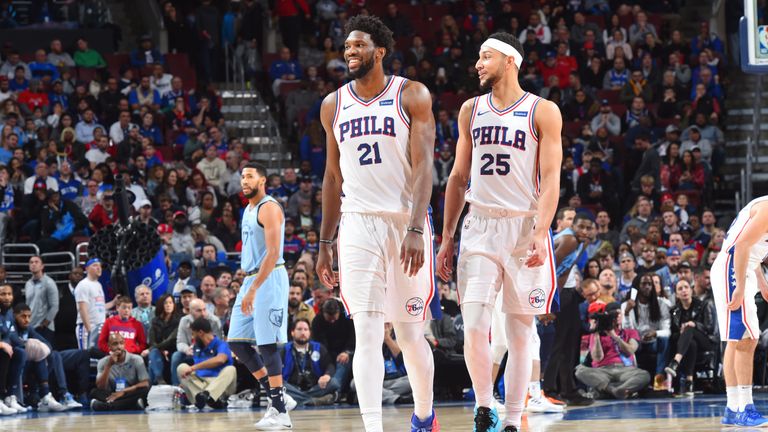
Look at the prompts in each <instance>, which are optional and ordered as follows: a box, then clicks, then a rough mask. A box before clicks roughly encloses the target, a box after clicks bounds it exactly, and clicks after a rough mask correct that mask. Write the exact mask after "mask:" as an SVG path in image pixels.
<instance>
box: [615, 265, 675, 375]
mask: <svg viewBox="0 0 768 432" xmlns="http://www.w3.org/2000/svg"><path fill="white" fill-rule="evenodd" d="M621 309H622V316H623V317H624V318H623V320H624V321H623V323H622V327H623V328H625V329H634V330H637V332H638V334H639V335H640V338H641V339H640V342H641V343H640V348H639V353H640V354H642V355H643V356H644V357H646V358H647V359H648V360H651V359H653V357H654V356H655V369H654V370H655V377H654V383H661V382H663V381H664V379H665V378H664V367H665V366H666V365H667V361H668V360H667V359H668V358H669V337H670V334H671V333H670V314H669V309H670V308H669V304H668V303H667V302H666V301H665V300H663V299H659V298H658V297H657V295H656V290H655V289H654V286H653V278H652V277H651V275H650V274H648V273H646V274H644V275H642V276H640V279H639V287H638V288H637V300H633V299H632V298H628V299H627V300H626V301H625V302H624V303H622V305H621Z"/></svg>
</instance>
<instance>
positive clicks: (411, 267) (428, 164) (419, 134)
mask: <svg viewBox="0 0 768 432" xmlns="http://www.w3.org/2000/svg"><path fill="white" fill-rule="evenodd" d="M402 103H403V108H404V109H405V112H406V113H407V114H408V116H409V118H410V120H411V131H410V137H409V138H410V139H409V151H410V154H409V155H410V159H411V172H412V173H413V185H412V187H413V207H412V208H411V219H410V222H409V224H408V228H409V231H408V234H407V235H406V237H405V240H404V241H403V245H402V247H401V248H400V262H401V264H403V265H404V267H405V272H406V274H408V275H409V276H415V275H416V273H417V272H418V271H419V269H420V268H421V266H422V265H424V240H423V237H422V234H419V231H421V232H422V233H423V232H424V230H425V229H426V227H425V226H424V221H425V220H426V214H427V206H429V200H430V198H431V197H432V169H433V166H432V165H433V159H434V154H435V116H434V115H433V114H432V95H430V94H429V90H428V89H427V87H426V86H425V85H424V84H422V83H420V82H416V81H409V82H408V83H407V84H406V85H405V88H404V89H403V97H402ZM323 203H325V196H323ZM411 228H413V229H414V231H410V229H411Z"/></svg>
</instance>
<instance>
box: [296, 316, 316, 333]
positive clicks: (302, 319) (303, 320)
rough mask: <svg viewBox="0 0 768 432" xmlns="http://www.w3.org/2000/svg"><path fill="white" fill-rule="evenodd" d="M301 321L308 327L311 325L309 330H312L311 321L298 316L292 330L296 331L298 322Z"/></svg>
mask: <svg viewBox="0 0 768 432" xmlns="http://www.w3.org/2000/svg"><path fill="white" fill-rule="evenodd" d="M300 322H303V323H306V324H307V327H309V330H310V331H311V330H312V324H311V323H310V322H309V320H308V319H306V318H298V319H296V321H294V322H292V323H291V331H294V330H295V329H296V324H298V323H300Z"/></svg>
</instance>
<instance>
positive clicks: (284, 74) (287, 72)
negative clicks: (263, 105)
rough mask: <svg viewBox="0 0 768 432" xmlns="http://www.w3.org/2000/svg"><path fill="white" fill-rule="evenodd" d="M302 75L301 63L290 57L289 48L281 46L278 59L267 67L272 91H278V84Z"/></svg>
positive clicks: (291, 80)
mask: <svg viewBox="0 0 768 432" xmlns="http://www.w3.org/2000/svg"><path fill="white" fill-rule="evenodd" d="M302 77H303V75H302V71H301V64H299V62H298V61H297V60H293V59H291V50H290V49H289V48H287V47H283V48H282V49H281V50H280V59H278V60H275V61H274V62H273V63H272V65H271V66H270V67H269V78H270V79H271V80H272V92H273V93H274V94H276V95H277V94H279V93H280V84H281V83H283V82H286V81H288V82H293V81H297V80H300V79H301V78H302Z"/></svg>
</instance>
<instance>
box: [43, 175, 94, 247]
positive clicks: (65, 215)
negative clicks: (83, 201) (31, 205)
mask: <svg viewBox="0 0 768 432" xmlns="http://www.w3.org/2000/svg"><path fill="white" fill-rule="evenodd" d="M87 226H88V219H87V218H86V217H85V215H84V214H83V213H82V212H81V211H80V208H78V207H77V205H76V204H75V203H74V202H72V201H69V200H62V199H61V194H60V193H59V191H57V190H49V191H47V192H46V202H45V204H44V205H43V208H42V210H41V212H40V238H39V240H38V241H37V242H36V244H37V246H38V247H39V248H40V251H41V252H43V253H45V252H53V251H56V250H58V249H59V248H61V247H67V246H69V243H70V241H71V240H72V237H73V236H74V235H75V233H77V232H82V230H84V229H85V228H86V227H87Z"/></svg>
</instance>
